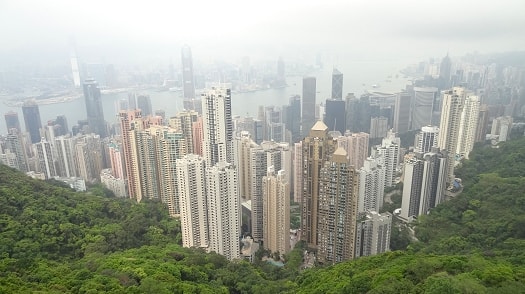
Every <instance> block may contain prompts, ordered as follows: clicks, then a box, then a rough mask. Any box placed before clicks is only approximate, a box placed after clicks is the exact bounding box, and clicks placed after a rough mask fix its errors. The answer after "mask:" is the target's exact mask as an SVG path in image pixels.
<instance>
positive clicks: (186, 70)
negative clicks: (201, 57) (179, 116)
mask: <svg viewBox="0 0 525 294" xmlns="http://www.w3.org/2000/svg"><path fill="white" fill-rule="evenodd" d="M181 57H182V87H183V88H182V90H183V96H184V108H185V109H188V110H189V109H195V108H194V107H193V100H194V99H195V98H196V97H195V82H194V78H193V57H192V55H191V48H190V46H188V45H184V46H182V50H181Z"/></svg>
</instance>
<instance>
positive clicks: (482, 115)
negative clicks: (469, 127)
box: [476, 104, 489, 142]
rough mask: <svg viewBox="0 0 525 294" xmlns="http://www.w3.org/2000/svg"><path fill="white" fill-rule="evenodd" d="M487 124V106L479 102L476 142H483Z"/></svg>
mask: <svg viewBox="0 0 525 294" xmlns="http://www.w3.org/2000/svg"><path fill="white" fill-rule="evenodd" d="M488 125H489V107H488V105H487V104H481V105H480V108H479V118H478V127H477V128H476V142H485V139H486V137H487V131H488Z"/></svg>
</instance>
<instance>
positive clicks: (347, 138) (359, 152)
mask: <svg viewBox="0 0 525 294" xmlns="http://www.w3.org/2000/svg"><path fill="white" fill-rule="evenodd" d="M336 139H337V144H338V146H339V147H343V148H344V149H345V151H346V153H347V154H348V159H349V160H350V164H351V165H353V166H354V168H355V169H360V168H361V167H363V163H364V162H365V159H366V158H367V157H368V141H369V135H368V134H367V133H363V132H361V133H349V132H346V133H345V135H344V136H341V137H338V138H336Z"/></svg>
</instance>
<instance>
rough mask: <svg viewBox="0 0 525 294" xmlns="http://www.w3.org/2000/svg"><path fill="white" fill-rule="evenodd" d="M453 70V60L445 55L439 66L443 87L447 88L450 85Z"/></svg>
mask: <svg viewBox="0 0 525 294" xmlns="http://www.w3.org/2000/svg"><path fill="white" fill-rule="evenodd" d="M451 70H452V62H451V61H450V57H449V56H448V53H447V56H445V57H444V58H443V59H442V60H441V64H440V66H439V79H440V83H441V85H440V86H441V89H446V88H448V87H450V73H451Z"/></svg>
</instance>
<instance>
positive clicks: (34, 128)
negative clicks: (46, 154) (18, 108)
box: [22, 101, 42, 144]
mask: <svg viewBox="0 0 525 294" xmlns="http://www.w3.org/2000/svg"><path fill="white" fill-rule="evenodd" d="M22 113H23V114H24V122H25V124H26V130H27V132H28V133H29V136H30V138H31V143H33V144H35V143H38V142H40V140H41V139H42V137H41V136H40V128H42V120H41V119H40V111H39V110H38V105H37V104H36V102H34V101H30V102H26V103H24V105H23V106H22Z"/></svg>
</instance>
